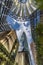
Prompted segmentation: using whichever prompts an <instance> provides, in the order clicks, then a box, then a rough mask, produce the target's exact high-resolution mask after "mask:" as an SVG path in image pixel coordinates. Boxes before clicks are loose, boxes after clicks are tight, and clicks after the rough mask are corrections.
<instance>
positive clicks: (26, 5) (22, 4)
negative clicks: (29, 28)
mask: <svg viewBox="0 0 43 65" xmlns="http://www.w3.org/2000/svg"><path fill="white" fill-rule="evenodd" d="M36 9H37V5H36V3H35V1H34V0H13V4H12V8H11V11H12V13H13V15H15V16H17V17H22V18H23V17H28V16H29V15H31V14H32V13H33V12H34V11H35V10H36Z"/></svg>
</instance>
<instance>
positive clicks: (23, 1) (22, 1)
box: [18, 0, 27, 3]
mask: <svg viewBox="0 0 43 65" xmlns="http://www.w3.org/2000/svg"><path fill="white" fill-rule="evenodd" d="M18 1H19V2H20V3H26V1H27V0H18Z"/></svg>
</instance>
